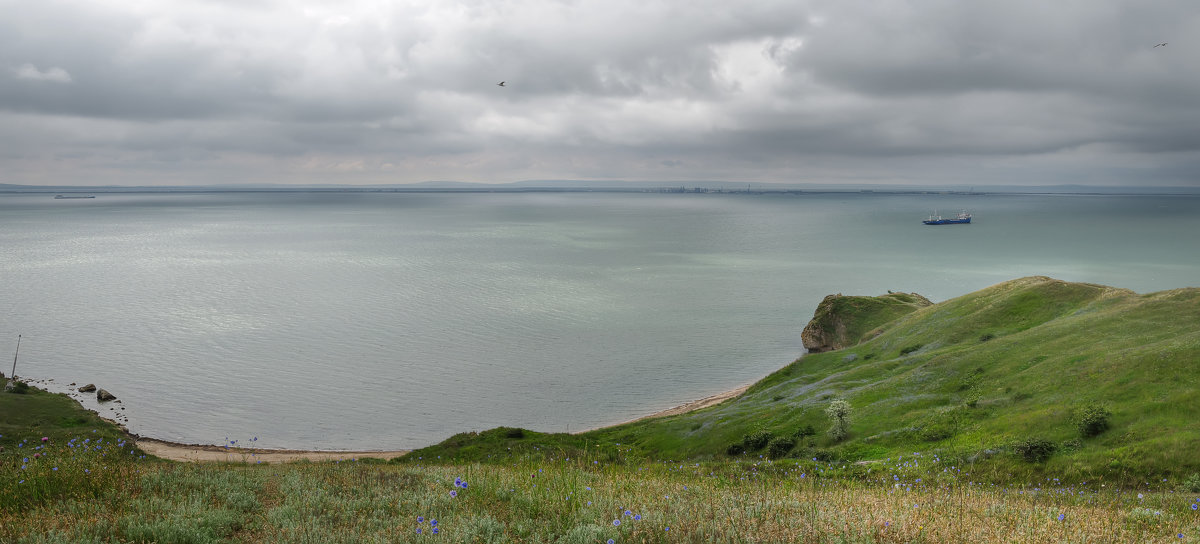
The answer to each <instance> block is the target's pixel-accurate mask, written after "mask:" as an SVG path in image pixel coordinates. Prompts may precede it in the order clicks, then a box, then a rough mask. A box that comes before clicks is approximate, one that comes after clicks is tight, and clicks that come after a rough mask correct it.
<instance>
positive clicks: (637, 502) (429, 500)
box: [0, 278, 1200, 543]
mask: <svg viewBox="0 0 1200 544" xmlns="http://www.w3.org/2000/svg"><path fill="white" fill-rule="evenodd" d="M847 307H860V308H870V307H871V305H870V304H865V305H854V304H851V305H847ZM858 318H861V319H862V320H863V321H868V322H869V321H872V320H876V319H877V318H878V315H877V314H874V313H872V314H871V315H864V316H855V315H854V314H853V313H850V314H846V315H841V316H839V319H840V320H841V323H842V325H843V327H844V328H845V329H846V330H850V331H859V332H855V333H854V334H855V335H860V336H862V338H866V339H867V340H866V341H863V342H861V343H857V344H855V345H852V346H851V347H848V348H844V349H841V350H837V351H833V352H828V353H821V354H813V355H810V356H807V357H805V358H803V359H801V360H799V361H797V362H796V363H793V364H792V365H789V366H788V367H786V368H784V369H782V370H781V371H779V372H777V373H775V374H773V375H772V376H770V377H768V378H766V379H765V380H763V381H762V382H760V383H759V384H756V385H755V386H754V387H753V388H751V390H750V391H748V392H747V393H746V394H745V395H743V396H742V397H740V398H739V399H737V400H735V401H732V402H727V403H724V404H722V405H719V406H716V407H713V408H709V409H706V410H701V411H698V412H693V413H689V414H684V415H681V416H673V417H670V418H663V419H659V420H649V421H642V422H638V423H634V424H630V425H624V426H619V427H614V428H610V429H603V430H599V431H594V432H591V433H585V434H582V435H563V434H542V433H535V432H531V431H526V430H521V429H507V428H500V429H493V430H491V431H486V432H483V433H464V434H462V435H457V436H455V437H453V438H451V439H450V440H447V441H446V442H444V443H442V444H439V445H436V446H432V447H430V448H426V449H423V450H419V451H417V452H414V453H413V454H411V455H409V456H407V457H405V458H402V459H400V460H397V461H396V462H391V463H384V462H377V461H367V460H361V461H352V462H340V463H337V462H328V463H295V464H288V465H265V464H257V463H256V462H255V460H254V458H253V457H252V456H249V455H247V456H246V457H245V460H244V462H241V463H214V464H180V463H171V462H165V461H161V460H157V459H154V458H150V457H146V456H144V455H143V454H142V452H141V451H139V450H137V449H136V448H134V447H133V446H132V445H131V443H130V442H128V441H126V440H127V437H125V436H124V435H122V434H121V432H120V431H119V430H118V429H116V428H114V427H113V426H111V425H108V424H107V423H105V422H103V421H102V420H100V419H99V418H97V417H96V416H95V415H94V414H92V413H90V412H87V411H86V410H83V409H82V408H81V407H80V406H79V405H78V404H77V403H75V402H74V401H73V400H71V399H70V398H68V397H66V396H64V395H54V394H49V393H46V392H43V391H39V390H36V389H30V390H29V391H28V392H27V393H25V394H10V393H0V447H3V448H4V450H3V451H0V542H6V543H7V542H18V543H25V542H29V543H34V542H425V541H429V540H431V539H432V540H433V541H438V540H444V541H447V542H564V543H570V542H580V543H584V542H601V543H603V542H609V541H612V542H614V543H615V542H864V543H865V542H877V543H878V542H968V541H970V542H1167V541H1171V542H1200V476H1197V477H1192V476H1191V474H1193V473H1194V472H1195V471H1196V470H1197V468H1200V461H1198V460H1197V459H1196V458H1195V456H1196V452H1197V451H1200V447H1198V446H1200V444H1198V443H1197V440H1198V439H1197V433H1200V429H1198V428H1197V423H1196V422H1197V421H1200V414H1197V410H1200V407H1198V406H1197V405H1198V404H1200V403H1196V402H1195V401H1194V398H1193V397H1190V396H1189V395H1191V393H1190V392H1191V391H1194V390H1195V387H1194V386H1195V383H1196V379H1197V378H1196V376H1197V370H1198V363H1197V361H1200V292H1197V291H1195V290H1179V291H1171V292H1166V293H1155V294H1150V295H1136V294H1133V293H1130V292H1128V291H1122V290H1116V289H1111V288H1106V287H1102V286H1090V285H1084V284H1068V283H1063V282H1056V281H1054V280H1049V279H1048V278H1025V279H1022V280H1016V281H1014V282H1007V283H1005V284H1001V285H999V286H995V287H993V288H989V289H986V290H983V291H980V292H977V293H973V294H970V295H967V296H965V297H960V298H959V299H955V300H952V301H947V302H945V303H942V304H937V305H933V306H929V307H923V308H913V309H912V311H911V312H908V313H905V314H904V315H902V316H899V317H898V318H895V319H889V320H888V321H887V323H885V324H883V325H878V326H875V325H872V326H871V327H863V326H859V325H860V323H859V322H856V321H855V320H856V319H858ZM868 329H869V330H868ZM839 397H840V398H845V399H848V401H849V403H850V405H851V406H853V407H854V409H855V411H854V413H853V417H852V418H851V421H850V426H849V435H848V436H847V437H845V438H844V439H842V440H835V439H833V438H832V437H830V436H829V435H828V433H827V432H826V431H827V427H829V422H828V417H827V416H826V415H825V414H824V413H823V408H824V407H826V406H828V405H829V404H830V399H832V398H839ZM1089 403H1100V404H1102V405H1103V406H1104V407H1105V408H1106V410H1107V413H1108V414H1109V415H1108V416H1106V417H1105V423H1106V426H1105V428H1104V429H1102V430H1101V431H1100V432H1097V433H1096V434H1092V435H1087V436H1083V435H1081V433H1080V426H1079V421H1080V417H1081V416H1080V413H1081V412H1082V410H1081V409H1080V407H1083V406H1087V405H1088V404H1089ZM810 426H811V427H813V430H814V432H811V433H810V432H809V431H808V427H810ZM767 435H769V436H771V437H774V438H772V440H773V441H775V442H774V443H777V442H778V441H777V440H776V439H778V438H786V439H788V440H790V441H791V444H790V445H788V444H784V445H786V446H788V447H786V448H785V447H782V446H756V445H755V444H752V442H754V441H753V440H749V438H751V437H755V436H757V437H760V438H761V437H763V436H767ZM1028 437H1038V438H1041V439H1043V444H1045V445H1048V446H1047V450H1046V451H1045V452H1043V453H1045V456H1039V457H1037V458H1036V459H1029V458H1024V457H1022V455H1021V453H1020V452H1021V451H1022V450H1021V448H1020V443H1021V442H1022V441H1024V440H1026V439H1027V438H1028ZM785 442H787V441H785ZM730 446H737V447H736V448H731V447H730ZM671 459H675V460H671ZM684 459H686V460H684ZM435 521H436V522H435Z"/></svg>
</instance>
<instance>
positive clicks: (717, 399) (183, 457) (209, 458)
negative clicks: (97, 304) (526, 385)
mask: <svg viewBox="0 0 1200 544" xmlns="http://www.w3.org/2000/svg"><path fill="white" fill-rule="evenodd" d="M751 385H753V384H746V385H741V386H738V387H736V388H733V389H730V390H729V391H725V392H722V393H717V394H715V395H709V396H707V397H704V398H702V399H699V400H694V401H691V402H686V403H684V404H680V405H679V406H675V407H672V408H667V409H666V410H660V411H658V412H654V413H653V414H649V415H645V416H642V417H638V418H634V419H631V420H629V421H622V422H619V423H613V424H612V425H604V426H601V427H596V428H594V429H586V430H582V431H574V432H571V433H570V434H583V433H586V432H591V431H595V430H598V429H606V428H609V427H616V426H618V425H625V424H628V423H633V422H636V421H643V420H647V419H656V418H660V417H668V416H675V415H679V414H686V413H688V412H692V411H695V410H699V409H701V408H708V407H710V406H716V405H717V404H720V403H722V402H725V401H727V400H730V399H734V398H737V397H739V396H741V394H742V393H745V392H746V390H747V389H750V386H751ZM101 417H102V419H105V420H106V421H110V422H112V423H115V424H117V425H118V426H120V427H121V428H122V429H124V426H123V425H120V423H119V422H115V421H111V420H108V419H106V418H103V416H101ZM126 432H128V431H126ZM131 436H134V438H135V441H134V443H135V444H136V445H137V447H139V448H141V449H142V451H144V452H146V453H147V454H148V455H153V456H154V457H158V458H160V459H167V460H170V461H181V462H188V463H211V462H218V463H219V462H227V463H238V462H243V463H260V462H261V463H292V462H296V461H346V460H355V459H383V460H390V459H395V458H397V457H400V456H402V455H404V454H406V453H408V452H410V451H412V450H379V451H335V450H277V449H262V448H234V447H225V446H216V445H206V444H181V443H178V442H171V441H168V440H159V439H157V438H143V437H139V436H137V435H132V434H131Z"/></svg>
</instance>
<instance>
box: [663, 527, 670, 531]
mask: <svg viewBox="0 0 1200 544" xmlns="http://www.w3.org/2000/svg"><path fill="white" fill-rule="evenodd" d="M663 530H664V531H670V530H671V528H670V527H667V528H665V529H663Z"/></svg>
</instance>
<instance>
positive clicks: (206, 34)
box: [0, 0, 1200, 185]
mask: <svg viewBox="0 0 1200 544" xmlns="http://www.w3.org/2000/svg"><path fill="white" fill-rule="evenodd" d="M337 4H339V5H333V3H328V2H315V1H313V2H292V1H274V0H254V1H232V0H207V1H204V0H193V1H183V0H169V1H167V0H164V1H160V2H138V3H130V2H123V1H122V2H116V1H109V0H94V1H89V2H74V1H55V0H50V1H44V2H18V1H10V0H0V10H3V12H4V13H5V17H3V18H0V183H23V184H47V185H49V184H62V185H73V184H80V185H82V184H124V185H179V184H210V183H235V184H249V183H349V184H398V183H412V182H420V181H427V180H459V181H475V182H509V181H518V180H524V179H585V180H588V179H592V180H598V179H605V180H607V179H628V180H656V181H677V180H729V181H743V182H745V181H756V182H779V183H839V182H846V183H905V184H912V183H916V184H958V185H963V184H969V185H982V184H987V183H1005V184H1055V183H1086V184H1098V185H1113V184H1125V185H1139V184H1140V185H1200V99H1198V98H1197V97H1200V70H1198V69H1197V65H1196V62H1195V60H1194V59H1195V58H1196V57H1197V56H1200V46H1198V45H1196V43H1194V42H1193V41H1189V40H1193V39H1194V38H1192V36H1197V35H1200V11H1198V10H1196V9H1194V7H1193V6H1192V5H1191V4H1190V3H1188V2H1183V1H1138V2H1134V1H1113V2H1089V1H1082V0H1068V1H1064V2H1053V3H1046V2H1036V1H1020V0H1018V1H1012V0H1009V1H1003V2H1000V1H979V2H956V1H949V0H946V1H927V2H907V1H890V0H883V1H870V2H868V1H865V0H840V1H832V0H829V1H819V0H813V1H797V0H788V1H778V2H776V1H770V0H766V1H760V2H753V3H750V4H747V5H738V4H737V3H731V2H726V1H691V2H682V1H677V0H670V1H645V0H637V1H634V0H612V1H606V2H594V1H571V0H562V1H533V0H506V1H461V2H368V1H365V0H364V1H353V2H342V3H337ZM1163 42H1166V43H1167V45H1166V46H1161V47H1155V45H1156V44H1159V43H1163ZM500 81H505V86H503V87H501V86H498V85H496V84H497V83H498V82H500Z"/></svg>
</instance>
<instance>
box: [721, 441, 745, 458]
mask: <svg viewBox="0 0 1200 544" xmlns="http://www.w3.org/2000/svg"><path fill="white" fill-rule="evenodd" d="M743 453H746V446H743V445H742V443H741V442H734V443H732V444H730V445H729V447H727V448H725V455H728V456H730V457H734V456H738V455H741V454H743Z"/></svg>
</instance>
